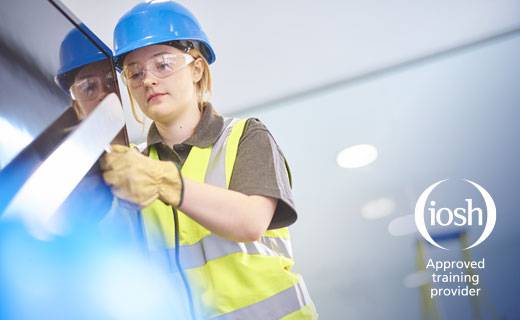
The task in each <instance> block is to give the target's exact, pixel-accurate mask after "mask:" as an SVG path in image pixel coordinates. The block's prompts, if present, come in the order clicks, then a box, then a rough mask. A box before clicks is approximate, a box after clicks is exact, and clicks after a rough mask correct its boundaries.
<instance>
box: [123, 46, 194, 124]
mask: <svg viewBox="0 0 520 320" xmlns="http://www.w3.org/2000/svg"><path fill="white" fill-rule="evenodd" d="M163 61H170V62H171V61H174V63H173V65H175V67H174V68H173V69H172V70H173V72H172V73H171V74H169V73H167V74H169V75H168V76H166V77H162V76H160V75H159V76H158V75H156V74H154V72H155V73H159V72H160V70H162V69H161V68H163ZM191 61H192V60H191V56H187V55H186V54H184V53H183V52H182V51H181V50H179V49H177V48H174V47H172V46H168V45H152V46H148V47H144V48H140V49H137V50H135V51H132V52H131V53H129V54H128V55H127V56H126V57H125V59H124V65H123V70H124V71H123V72H124V74H125V75H124V77H127V80H126V83H127V86H128V88H129V89H130V93H131V95H132V97H133V98H134V99H135V100H136V101H137V103H138V104H139V107H140V108H141V110H142V111H143V113H144V114H145V115H147V116H148V117H149V118H150V119H152V120H154V121H159V122H163V123H168V122H172V121H174V120H175V119H178V117H179V115H180V114H182V113H183V112H185V111H186V110H187V108H192V107H193V104H194V103H195V105H196V102H197V94H196V85H195V84H196V82H197V81H198V80H200V77H201V75H199V73H201V72H198V71H197V70H198V68H197V67H195V68H193V67H192V64H190V62H191ZM158 70H159V71H158ZM140 72H141V73H140ZM139 75H140V76H139ZM130 78H134V79H141V81H134V83H132V80H131V79H130Z"/></svg>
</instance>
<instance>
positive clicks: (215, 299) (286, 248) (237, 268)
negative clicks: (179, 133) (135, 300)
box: [142, 119, 317, 320]
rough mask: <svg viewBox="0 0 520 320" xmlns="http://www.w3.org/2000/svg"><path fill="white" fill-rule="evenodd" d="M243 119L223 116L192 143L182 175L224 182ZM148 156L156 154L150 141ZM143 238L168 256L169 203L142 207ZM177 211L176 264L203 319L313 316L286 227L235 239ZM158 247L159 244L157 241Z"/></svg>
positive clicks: (170, 245) (171, 239)
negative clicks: (215, 134)
mask: <svg viewBox="0 0 520 320" xmlns="http://www.w3.org/2000/svg"><path fill="white" fill-rule="evenodd" d="M244 125H245V120H237V119H225V121H224V129H223V131H222V133H221V134H220V137H219V138H218V140H217V141H216V142H215V144H214V145H212V146H209V147H207V148H199V147H196V146H193V147H192V149H191V151H190V153H189V155H188V158H187V159H186V161H185V163H184V165H183V166H182V170H181V172H182V175H183V176H184V177H186V178H189V179H192V180H195V181H198V182H203V183H209V184H212V185H216V186H218V187H222V188H226V189H227V188H228V187H229V182H230V180H231V173H232V172H233V166H234V163H235V159H236V156H237V150H238V143H239V140H240V137H241V136H242V133H243V131H244ZM149 156H150V157H151V158H154V159H158V158H159V157H158V155H157V151H156V150H155V148H154V147H153V146H152V147H150V153H149ZM142 213H143V222H144V223H143V224H144V229H145V234H146V237H147V239H148V240H153V239H156V240H157V237H156V235H157V234H160V235H161V236H160V240H161V241H162V243H163V246H164V245H165V246H166V250H168V251H169V254H170V256H174V252H175V251H174V250H175V247H174V246H175V241H174V225H173V214H172V208H171V207H170V206H168V205H166V204H165V203H163V202H161V201H159V200H157V201H155V202H154V203H152V204H151V205H150V206H149V207H147V208H145V209H143V210H142ZM178 214H179V238H180V248H179V249H180V257H181V264H182V267H183V269H184V270H185V272H186V274H187V277H188V279H189V283H190V285H191V287H192V291H193V299H194V304H195V306H196V309H197V310H198V312H197V313H198V314H199V317H202V318H204V319H241V320H242V319H262V320H269V319H317V314H316V311H315V308H314V305H313V303H312V301H311V299H310V297H309V295H308V293H307V289H306V287H305V284H304V282H303V279H301V277H300V276H299V275H298V274H296V273H293V272H292V271H291V268H292V266H293V264H294V260H293V257H292V249H291V243H290V239H289V230H288V229H287V228H280V229H274V230H268V231H267V232H265V233H264V235H263V236H262V237H261V239H260V240H259V241H254V242H235V241H231V240H227V239H225V238H223V237H220V236H218V235H216V234H213V233H212V232H211V231H209V230H207V229H206V228H204V227H203V226H202V225H200V224H199V223H197V222H196V221H194V220H193V219H191V218H190V217H189V216H187V215H186V214H184V213H182V212H181V211H178ZM163 248H164V247H163Z"/></svg>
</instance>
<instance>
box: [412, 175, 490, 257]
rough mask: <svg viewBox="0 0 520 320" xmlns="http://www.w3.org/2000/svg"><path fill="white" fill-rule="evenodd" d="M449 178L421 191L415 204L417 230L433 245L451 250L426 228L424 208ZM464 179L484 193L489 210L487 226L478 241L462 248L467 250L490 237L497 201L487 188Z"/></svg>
mask: <svg viewBox="0 0 520 320" xmlns="http://www.w3.org/2000/svg"><path fill="white" fill-rule="evenodd" d="M447 180H449V179H444V180H441V181H437V182H435V183H434V184H432V185H430V186H429V187H428V188H426V190H424V191H423V192H422V193H421V195H420V196H419V199H417V203H416V205H415V226H416V227H417V230H418V231H419V233H420V234H421V236H422V237H423V238H424V239H425V240H426V241H428V242H429V243H430V244H431V245H433V246H435V247H437V248H439V249H443V250H449V249H447V248H445V247H443V246H441V245H440V244H438V243H437V242H436V241H435V240H433V238H432V237H431V236H430V233H429V232H428V229H427V228H426V223H425V222H424V208H425V206H426V201H427V200H428V197H429V196H430V194H431V193H432V191H433V190H434V189H435V188H436V187H437V186H439V185H440V184H441V183H443V182H445V181H447ZM462 180H464V181H466V182H468V183H470V184H471V185H472V186H474V187H475V188H476V189H477V190H478V192H480V194H481V195H482V198H483V199H484V202H485V204H486V210H487V211H486V212H487V214H486V226H485V227H484V231H483V232H482V234H481V235H480V237H479V238H478V239H477V241H475V243H473V244H472V245H470V246H468V247H467V248H464V249H462V250H467V249H471V248H473V247H476V246H478V245H479V244H481V243H482V242H484V240H486V239H487V238H488V237H489V235H490V234H491V232H492V231H493V229H494V228H495V224H496V218H497V215H496V206H495V202H494V201H493V198H492V197H491V195H490V194H489V193H488V192H487V191H486V189H484V188H483V187H482V186H481V185H479V184H478V183H476V182H474V181H471V180H469V179H462Z"/></svg>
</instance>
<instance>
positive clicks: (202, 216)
mask: <svg viewBox="0 0 520 320" xmlns="http://www.w3.org/2000/svg"><path fill="white" fill-rule="evenodd" d="M277 202H278V200H277V199H273V198H269V197H264V196H256V195H253V196H248V195H245V194H243V193H240V192H236V191H233V190H226V189H223V188H219V187H215V186H212V185H209V184H205V183H199V182H196V181H193V180H190V179H187V178H185V179H184V196H183V200H182V204H181V206H180V208H179V209H180V210H182V211H183V212H184V213H186V214H187V215H188V216H190V217H191V218H192V219H194V220H195V221H197V222H198V223H200V224H201V225H203V226H204V227H205V228H206V229H208V230H210V231H212V232H214V233H216V234H218V235H220V236H222V237H225V238H228V239H231V240H234V241H239V242H249V241H256V240H258V239H260V237H261V236H262V234H263V233H264V232H265V231H266V230H267V228H268V227H269V224H270V222H271V219H272V218H273V214H274V211H275V209H276V205H277Z"/></svg>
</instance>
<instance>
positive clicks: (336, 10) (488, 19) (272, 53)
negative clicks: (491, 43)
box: [63, 0, 520, 114]
mask: <svg viewBox="0 0 520 320" xmlns="http://www.w3.org/2000/svg"><path fill="white" fill-rule="evenodd" d="M137 2H138V1H132V0H118V1H103V0H63V3H64V4H65V5H67V6H68V7H69V8H70V9H71V10H72V12H74V13H75V14H76V15H77V16H78V17H79V18H80V19H81V20H82V21H84V22H85V23H86V25H87V26H89V27H90V28H91V29H92V30H93V31H94V32H95V33H96V34H97V35H98V36H99V37H100V39H101V40H103V41H104V42H105V43H107V44H108V45H109V46H110V47H112V31H113V28H114V26H115V25H116V23H117V20H118V19H119V17H120V16H121V15H123V14H124V13H125V12H126V11H127V10H129V9H130V8H131V7H132V6H133V5H135V4H136V3H137ZM179 2H180V3H183V4H184V5H185V6H187V7H188V8H189V9H191V10H192V11H193V12H194V14H195V15H196V16H197V17H198V19H199V21H200V22H201V24H202V26H203V28H204V29H205V32H206V34H207V35H208V37H209V39H210V41H211V43H212V45H213V46H214V49H215V52H216V54H217V61H216V62H215V64H214V65H213V66H212V67H213V70H212V71H213V76H214V90H213V91H214V93H213V102H214V104H215V106H216V107H217V109H218V110H220V112H222V113H224V114H229V113H236V112H240V111H242V110H244V109H248V108H251V107H255V106H263V105H269V102H270V101H273V100H277V99H280V98H284V97H288V96H292V95H295V94H296V95H298V94H300V93H302V92H305V91H307V90H310V89H313V88H316V87H321V86H323V85H326V84H327V83H334V82H337V81H341V80H343V79H348V78H351V77H353V76H358V75H362V74H364V73H367V72H370V71H374V70H378V69H381V68H385V67H388V66H391V65H395V64H399V63H402V62H405V61H408V60H410V59H415V58H418V57H421V56H427V55H430V54H432V53H435V52H439V51H443V50H446V49H449V48H453V47H458V46H460V45H461V44H464V43H471V42H473V41H476V40H478V39H481V38H484V37H487V36H490V35H494V34H497V33H501V32H504V31H506V30H510V29H513V28H516V27H519V26H520V20H519V14H518V12H520V1H518V0H497V1H487V0H471V1H470V0H465V1H461V0H458V1H448V0H441V1H424V0H423V1H409V0H395V1H376V0H365V1H331V0H329V1H310V0H303V1H295V0H289V1H274V0H268V1H230V0H228V1H204V0H192V1H179Z"/></svg>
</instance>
